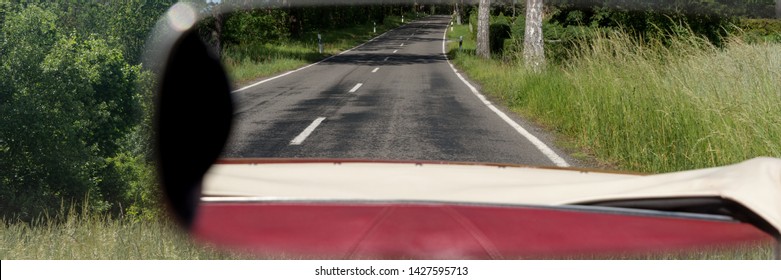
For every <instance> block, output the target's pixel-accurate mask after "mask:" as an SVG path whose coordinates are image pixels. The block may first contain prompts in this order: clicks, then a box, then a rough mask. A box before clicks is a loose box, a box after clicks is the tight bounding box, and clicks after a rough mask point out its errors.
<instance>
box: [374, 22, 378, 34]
mask: <svg viewBox="0 0 781 280" xmlns="http://www.w3.org/2000/svg"><path fill="white" fill-rule="evenodd" d="M374 33H375V34H377V22H376V21H375V22H374Z"/></svg>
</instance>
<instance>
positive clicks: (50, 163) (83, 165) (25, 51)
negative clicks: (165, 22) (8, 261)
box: [0, 0, 175, 221]
mask: <svg viewBox="0 0 781 280" xmlns="http://www.w3.org/2000/svg"><path fill="white" fill-rule="evenodd" d="M174 2H175V1H173V0H157V1H150V0H129V1H62V2H56V3H35V2H33V3H29V2H27V1H20V2H10V1H6V2H2V3H0V170H2V171H0V216H2V217H3V218H5V219H7V220H13V219H21V220H23V221H30V220H32V219H34V218H36V217H39V216H40V215H42V214H44V213H48V214H49V215H54V214H56V213H57V212H58V211H59V210H60V207H61V206H63V205H64V206H65V207H69V206H77V207H87V208H88V209H90V210H94V211H105V212H111V213H116V214H119V213H121V212H128V211H129V212H132V213H135V214H139V215H143V214H144V213H142V212H144V211H147V210H144V209H150V207H151V205H152V204H154V203H155V202H156V201H154V200H155V196H156V195H155V194H154V192H155V191H156V188H155V186H154V176H153V172H152V171H151V170H152V168H151V166H152V162H151V151H150V149H149V141H148V140H149V136H148V134H149V132H150V129H149V126H150V125H149V123H150V122H151V121H150V120H149V118H150V116H149V113H148V112H149V111H150V108H149V107H150V106H151V105H150V103H151V102H150V98H151V91H152V85H153V81H152V77H151V74H150V73H148V72H146V71H144V70H143V69H142V66H141V64H140V63H141V56H142V53H143V51H144V50H143V47H144V44H145V41H146V38H147V36H148V33H149V31H150V30H151V29H152V28H153V26H154V24H155V23H156V21H157V19H158V18H159V17H160V15H162V14H163V13H164V12H165V11H166V10H167V9H168V7H170V6H171V5H172V4H173V3H174ZM147 212H148V211H147Z"/></svg>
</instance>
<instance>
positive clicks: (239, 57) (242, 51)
mask: <svg viewBox="0 0 781 280" xmlns="http://www.w3.org/2000/svg"><path fill="white" fill-rule="evenodd" d="M417 16H423V14H419V15H416V14H414V13H409V14H407V15H406V17H405V23H409V21H411V20H414V19H415V18H416V17H417ZM402 24H403V23H402V22H401V17H399V16H386V17H385V21H384V22H383V23H378V24H377V32H376V33H375V32H374V25H373V24H365V25H356V26H351V27H348V28H341V29H332V30H323V31H321V32H319V34H320V35H321V36H322V42H323V53H319V50H318V45H317V34H318V32H315V31H310V32H307V33H305V34H303V35H302V36H300V38H297V39H287V40H285V41H280V42H270V43H264V44H262V43H250V44H239V45H233V46H227V47H226V48H225V50H224V52H223V54H222V61H223V64H224V65H225V68H226V71H227V72H228V76H229V78H230V79H231V80H232V81H233V83H234V84H243V83H246V82H248V81H251V80H254V79H257V78H259V77H265V76H270V75H273V74H276V73H280V72H283V71H287V70H293V69H296V68H299V67H302V66H304V65H307V64H310V63H314V62H317V61H319V60H321V59H323V58H326V57H328V56H331V55H334V54H337V53H339V52H342V51H344V50H346V49H349V48H352V47H354V46H356V45H358V44H361V43H363V42H366V41H367V40H369V39H371V38H372V37H374V36H377V35H380V34H382V33H383V32H386V31H388V30H390V29H393V28H396V27H398V26H401V25H402Z"/></svg>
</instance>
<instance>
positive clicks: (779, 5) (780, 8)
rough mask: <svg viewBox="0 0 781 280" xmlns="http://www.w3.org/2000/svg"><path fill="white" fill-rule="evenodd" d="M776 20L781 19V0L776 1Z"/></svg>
mask: <svg viewBox="0 0 781 280" xmlns="http://www.w3.org/2000/svg"><path fill="white" fill-rule="evenodd" d="M776 18H779V19H781V0H776Z"/></svg>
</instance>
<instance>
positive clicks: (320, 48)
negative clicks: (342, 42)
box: [317, 33, 323, 53]
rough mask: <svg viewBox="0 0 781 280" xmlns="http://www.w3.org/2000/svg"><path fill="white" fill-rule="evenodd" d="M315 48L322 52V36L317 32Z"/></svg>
mask: <svg viewBox="0 0 781 280" xmlns="http://www.w3.org/2000/svg"><path fill="white" fill-rule="evenodd" d="M317 50H318V51H319V52H320V53H323V37H322V36H320V33H317Z"/></svg>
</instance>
